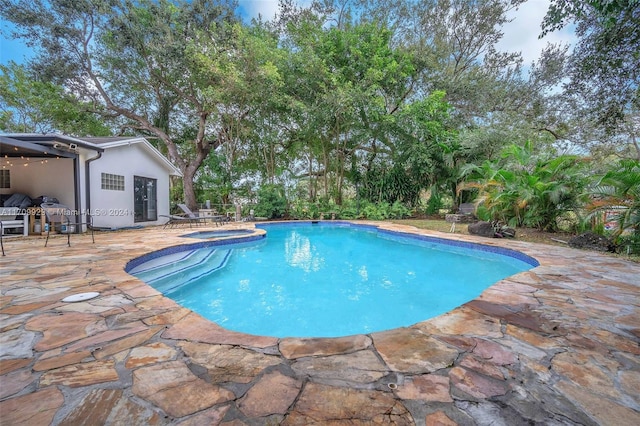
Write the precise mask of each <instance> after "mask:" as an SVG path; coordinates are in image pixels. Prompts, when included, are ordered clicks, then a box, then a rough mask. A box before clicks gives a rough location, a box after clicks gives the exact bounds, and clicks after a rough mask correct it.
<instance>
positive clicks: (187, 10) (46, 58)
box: [0, 0, 235, 208]
mask: <svg viewBox="0 0 640 426" xmlns="http://www.w3.org/2000/svg"><path fill="white" fill-rule="evenodd" d="M0 16H2V17H3V18H4V19H6V20H8V21H10V22H12V23H14V24H15V25H16V27H17V28H18V30H17V33H16V34H15V35H16V36H17V37H21V38H24V39H26V40H27V42H28V43H29V44H31V45H32V46H35V47H36V48H37V49H38V53H39V55H38V56H37V58H36V59H35V60H34V61H33V62H32V63H31V64H30V66H31V68H32V69H33V70H35V72H36V73H37V75H38V76H39V78H41V79H42V80H43V81H53V82H58V83H60V84H61V85H63V86H64V87H65V88H67V90H69V91H71V92H72V93H74V94H75V95H76V96H77V97H78V98H80V99H82V100H89V101H91V102H93V103H95V104H96V105H101V108H100V109H98V110H97V111H96V112H104V113H105V114H107V115H113V116H118V117H120V118H121V119H122V120H123V121H124V125H123V127H124V128H126V129H131V130H133V131H135V132H140V133H142V134H144V135H148V136H151V137H153V138H156V139H157V140H158V141H159V142H160V143H161V144H162V145H163V146H164V147H165V148H166V150H167V152H168V154H169V157H170V158H171V160H172V161H173V162H174V163H175V164H176V165H177V166H178V168H179V169H180V170H181V172H182V173H183V175H184V182H183V183H184V185H183V187H184V194H183V195H184V199H185V202H186V203H187V205H189V206H190V207H192V208H193V207H195V206H196V197H195V192H194V188H193V181H194V177H195V175H196V172H197V170H198V168H199V167H200V165H201V164H202V162H203V161H204V159H205V158H206V157H207V155H208V154H209V152H210V151H211V150H212V149H215V148H216V147H219V146H221V145H222V144H224V143H225V142H226V140H227V139H226V131H227V130H228V129H227V128H226V127H225V125H226V123H225V122H224V120H223V119H222V116H221V113H220V112H221V111H228V110H224V108H221V105H220V104H221V99H220V96H221V93H220V91H218V90H216V88H218V87H221V86H222V87H224V86H225V85H226V84H227V82H228V81H229V80H228V79H229V74H228V71H229V67H228V66H227V62H228V61H227V59H228V57H229V55H228V52H229V51H230V50H231V49H232V47H233V32H232V25H231V24H232V23H233V22H234V21H235V17H234V3H233V2H227V1H226V0H220V1H212V0H193V1H189V2H187V1H182V0H175V1H169V0H159V1H154V0H140V1H137V2H131V1H128V0H70V1H61V0H53V1H48V0H34V1H22V0H0ZM203 51H206V52H208V54H209V55H210V57H212V58H217V59H218V62H217V63H216V67H215V68H214V69H212V68H211V63H203V62H202V61H199V60H197V58H196V57H195V56H196V54H199V53H201V52H203Z"/></svg>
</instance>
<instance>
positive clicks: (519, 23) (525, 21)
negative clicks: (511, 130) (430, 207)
mask: <svg viewBox="0 0 640 426" xmlns="http://www.w3.org/2000/svg"><path fill="white" fill-rule="evenodd" d="M238 3H239V10H238V11H239V13H240V14H241V15H242V16H245V17H257V16H258V14H261V15H262V17H263V19H265V20H267V19H270V18H272V17H273V16H274V15H275V13H276V11H277V9H278V0H239V1H238ZM548 7H549V0H529V1H528V2H527V3H525V4H523V5H522V6H520V8H519V9H518V10H517V11H513V12H512V13H511V16H510V17H511V18H513V19H514V21H513V22H511V23H509V24H507V25H506V26H505V27H504V28H503V32H504V37H503V39H502V40H501V41H500V43H499V44H498V49H500V50H502V51H509V52H517V51H519V52H522V56H523V58H524V64H525V65H529V64H530V63H531V62H532V61H535V60H536V59H537V58H538V57H539V56H540V52H541V51H542V49H543V48H544V46H546V44H547V43H548V42H553V43H557V42H564V43H569V44H571V43H573V42H574V41H575V37H574V35H573V32H572V31H570V30H567V29H565V30H563V31H557V32H554V33H552V34H549V35H548V36H547V37H545V38H544V39H542V40H539V39H538V34H540V23H541V22H542V18H543V17H544V15H545V13H546V11H547V9H548ZM0 28H2V30H3V31H4V30H6V28H7V22H6V21H2V22H1V25H0ZM31 56H32V51H31V49H29V48H28V47H27V46H26V45H25V44H24V43H23V42H21V41H16V40H11V39H8V38H6V37H4V36H2V35H0V63H1V64H7V63H8V62H9V61H10V60H12V61H15V62H19V63H20V62H24V60H25V59H28V58H29V57H31Z"/></svg>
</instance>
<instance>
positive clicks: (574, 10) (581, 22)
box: [541, 0, 640, 159]
mask: <svg viewBox="0 0 640 426" xmlns="http://www.w3.org/2000/svg"><path fill="white" fill-rule="evenodd" d="M570 22H574V23H575V24H576V35H577V36H578V38H579V40H578V43H577V44H576V46H575V48H574V51H573V53H572V54H571V57H570V59H569V78H570V81H569V83H568V84H567V85H566V87H565V90H566V92H567V93H568V94H569V95H570V96H571V97H572V98H573V105H574V109H575V110H576V111H577V116H581V117H583V118H584V121H583V122H584V123H586V125H587V128H589V127H591V126H589V122H593V123H595V125H596V129H595V130H596V131H597V133H596V134H595V135H594V139H598V140H601V141H602V140H606V138H613V139H614V143H617V144H618V145H619V143H620V139H622V140H626V141H628V142H629V143H630V145H631V146H632V147H633V150H634V151H633V154H632V155H633V156H634V157H635V158H636V159H640V143H639V141H638V135H639V134H640V122H639V120H638V114H639V111H640V67H639V66H638V65H639V64H640V54H639V53H638V52H640V26H639V25H638V22H640V1H638V0H609V1H596V0H590V1H579V0H554V1H553V2H552V3H551V5H550V7H549V11H548V12H547V15H546V16H545V20H544V21H543V24H542V35H545V34H546V33H548V32H551V31H554V30H557V29H560V28H562V27H564V26H566V25H568V24H569V23H570ZM542 35H541V36H542ZM599 130H602V131H599ZM623 154H624V153H623Z"/></svg>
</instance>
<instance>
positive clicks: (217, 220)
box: [178, 204, 223, 226]
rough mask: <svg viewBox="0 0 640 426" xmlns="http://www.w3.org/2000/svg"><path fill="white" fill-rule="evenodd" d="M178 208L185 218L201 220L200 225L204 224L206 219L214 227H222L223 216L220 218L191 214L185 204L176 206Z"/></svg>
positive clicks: (217, 216) (218, 216)
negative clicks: (209, 220)
mask: <svg viewBox="0 0 640 426" xmlns="http://www.w3.org/2000/svg"><path fill="white" fill-rule="evenodd" d="M178 207H180V210H182V211H183V212H184V214H185V215H186V217H188V218H190V219H193V220H201V221H202V222H201V223H206V222H207V219H211V220H212V221H213V223H215V224H216V226H219V225H222V220H223V216H220V215H214V216H200V215H199V214H198V213H194V212H192V211H191V209H190V208H189V207H187V205H186V204H178Z"/></svg>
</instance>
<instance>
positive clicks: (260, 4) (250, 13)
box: [238, 0, 278, 21]
mask: <svg viewBox="0 0 640 426" xmlns="http://www.w3.org/2000/svg"><path fill="white" fill-rule="evenodd" d="M238 7H239V8H240V10H242V11H243V12H244V14H246V16H247V17H248V18H249V19H248V20H250V19H251V18H257V17H258V15H261V16H262V19H263V20H265V21H268V20H271V19H273V17H274V16H275V14H276V12H278V0H238Z"/></svg>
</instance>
